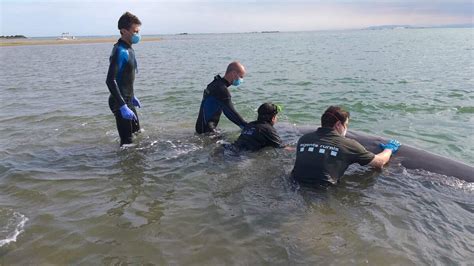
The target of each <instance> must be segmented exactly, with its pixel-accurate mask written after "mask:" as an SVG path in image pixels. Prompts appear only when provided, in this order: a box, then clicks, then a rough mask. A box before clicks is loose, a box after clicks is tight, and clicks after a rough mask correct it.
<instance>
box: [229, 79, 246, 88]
mask: <svg viewBox="0 0 474 266" xmlns="http://www.w3.org/2000/svg"><path fill="white" fill-rule="evenodd" d="M242 82H244V79H241V78H238V79H236V80H234V82H232V85H234V86H236V87H237V86H240V84H242Z"/></svg>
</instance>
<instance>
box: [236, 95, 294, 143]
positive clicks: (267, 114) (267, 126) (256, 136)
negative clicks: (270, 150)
mask: <svg viewBox="0 0 474 266" xmlns="http://www.w3.org/2000/svg"><path fill="white" fill-rule="evenodd" d="M257 112H258V117H257V120H256V121H253V122H250V123H248V124H247V125H246V126H245V127H244V128H243V129H242V132H241V134H240V136H239V138H238V139H237V140H236V141H235V142H234V143H233V145H232V146H233V147H234V148H236V149H237V150H239V151H242V150H245V151H258V150H260V149H262V148H264V147H274V148H285V147H286V146H285V145H284V144H283V142H282V141H281V138H280V136H279V135H278V133H277V131H276V130H275V128H274V127H273V125H275V123H276V122H277V120H278V113H280V112H281V107H280V106H279V105H276V104H273V103H264V104H262V105H260V107H259V108H258V111H257Z"/></svg>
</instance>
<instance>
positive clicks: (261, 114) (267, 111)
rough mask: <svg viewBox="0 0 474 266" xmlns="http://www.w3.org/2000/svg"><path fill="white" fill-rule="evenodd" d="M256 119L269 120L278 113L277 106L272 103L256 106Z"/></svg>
mask: <svg viewBox="0 0 474 266" xmlns="http://www.w3.org/2000/svg"><path fill="white" fill-rule="evenodd" d="M257 112H258V118H257V120H258V121H262V122H265V121H266V122H271V121H272V118H273V117H274V116H276V115H277V114H278V106H277V105H276V104H273V103H264V104H262V105H260V107H258V111H257Z"/></svg>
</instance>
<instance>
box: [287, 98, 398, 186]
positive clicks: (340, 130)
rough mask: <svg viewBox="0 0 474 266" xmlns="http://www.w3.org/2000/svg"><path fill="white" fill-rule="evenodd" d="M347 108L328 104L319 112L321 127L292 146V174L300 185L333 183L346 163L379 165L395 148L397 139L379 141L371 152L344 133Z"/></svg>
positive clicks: (384, 161) (383, 162) (395, 150)
mask: <svg viewBox="0 0 474 266" xmlns="http://www.w3.org/2000/svg"><path fill="white" fill-rule="evenodd" d="M348 125H349V112H347V111H345V110H343V109H342V108H340V107H338V106H331V107H329V108H328V109H327V110H326V111H325V112H324V114H323V115H322V116H321V127H320V128H318V129H317V130H316V131H315V132H312V133H308V134H305V135H303V136H302V137H301V138H300V139H299V140H298V144H297V146H296V161H295V166H294V168H293V171H292V176H293V178H294V179H295V180H296V181H298V182H299V183H300V184H303V185H322V186H327V185H331V184H336V183H337V182H338V181H339V179H340V178H341V177H342V176H343V174H344V172H345V171H346V169H347V167H348V166H349V165H350V164H353V163H358V164H360V165H367V164H368V165H370V166H373V167H375V168H378V169H381V168H382V167H383V166H384V165H385V164H386V163H387V162H388V161H389V160H390V156H391V155H392V154H393V153H395V152H397V150H398V148H399V147H400V145H401V144H400V142H398V141H396V140H390V141H389V142H388V143H387V144H380V147H381V148H382V150H383V151H382V152H380V153H378V154H373V153H371V152H369V151H367V150H366V149H365V148H364V147H363V146H362V145H361V144H360V143H359V142H357V141H355V140H352V139H348V138H346V137H345V135H346V133H347V127H348Z"/></svg>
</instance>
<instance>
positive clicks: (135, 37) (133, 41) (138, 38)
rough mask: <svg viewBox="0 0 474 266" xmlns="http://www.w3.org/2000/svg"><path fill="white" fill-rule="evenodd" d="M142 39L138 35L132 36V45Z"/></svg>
mask: <svg viewBox="0 0 474 266" xmlns="http://www.w3.org/2000/svg"><path fill="white" fill-rule="evenodd" d="M141 38H142V36H140V34H138V33H135V34H133V35H132V44H137V43H138V42H139V41H140V39H141Z"/></svg>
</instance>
